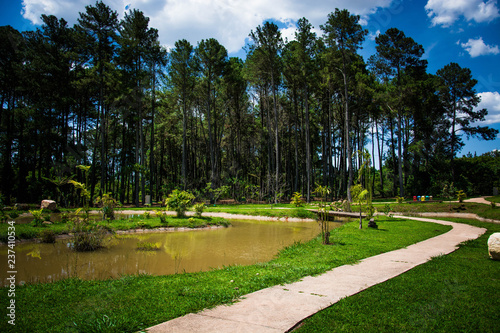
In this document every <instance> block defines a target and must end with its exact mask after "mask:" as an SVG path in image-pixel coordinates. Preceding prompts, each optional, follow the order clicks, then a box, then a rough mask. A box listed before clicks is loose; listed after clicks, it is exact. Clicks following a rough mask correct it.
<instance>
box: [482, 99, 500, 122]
mask: <svg viewBox="0 0 500 333" xmlns="http://www.w3.org/2000/svg"><path fill="white" fill-rule="evenodd" d="M478 95H479V97H481V102H480V103H479V105H478V106H477V108H478V109H479V110H480V109H486V110H488V115H487V116H486V119H485V121H484V122H481V123H482V124H484V125H489V124H496V123H500V94H499V93H498V91H494V92H482V93H478Z"/></svg>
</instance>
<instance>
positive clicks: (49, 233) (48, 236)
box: [40, 229, 56, 244]
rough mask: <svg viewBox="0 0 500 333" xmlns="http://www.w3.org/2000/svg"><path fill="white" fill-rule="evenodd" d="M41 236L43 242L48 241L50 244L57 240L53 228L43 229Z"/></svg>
mask: <svg viewBox="0 0 500 333" xmlns="http://www.w3.org/2000/svg"><path fill="white" fill-rule="evenodd" d="M40 238H41V241H42V243H48V244H53V243H55V242H56V234H55V233H54V231H53V230H49V229H46V230H43V231H42V232H41V233H40Z"/></svg>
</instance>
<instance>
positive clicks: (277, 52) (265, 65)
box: [250, 21, 283, 202]
mask: <svg viewBox="0 0 500 333" xmlns="http://www.w3.org/2000/svg"><path fill="white" fill-rule="evenodd" d="M250 38H251V39H252V41H253V45H251V47H250V51H251V52H252V53H254V55H255V56H256V57H258V58H261V59H262V61H261V62H260V65H261V68H260V70H261V71H263V72H264V73H265V75H267V76H268V77H269V78H270V85H271V90H272V96H273V114H274V138H275V158H276V160H275V174H274V201H275V202H278V192H279V188H280V145H279V113H278V97H277V95H278V86H279V83H280V73H281V68H280V67H281V58H280V56H281V51H282V49H283V39H282V37H281V32H280V30H279V28H278V26H277V25H276V24H274V23H272V22H269V21H267V22H265V23H264V26H258V27H257V28H256V30H255V31H253V30H252V31H251V32H250Z"/></svg>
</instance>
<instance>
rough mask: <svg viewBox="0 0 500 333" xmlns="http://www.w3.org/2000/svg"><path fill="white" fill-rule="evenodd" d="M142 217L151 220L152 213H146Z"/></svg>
mask: <svg viewBox="0 0 500 333" xmlns="http://www.w3.org/2000/svg"><path fill="white" fill-rule="evenodd" d="M142 216H144V218H145V219H146V220H148V219H150V218H151V213H150V212H144V214H142Z"/></svg>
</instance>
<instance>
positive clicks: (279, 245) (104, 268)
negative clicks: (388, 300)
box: [0, 220, 341, 285]
mask: <svg viewBox="0 0 500 333" xmlns="http://www.w3.org/2000/svg"><path fill="white" fill-rule="evenodd" d="M231 223H232V226H231V227H229V228H220V229H203V230H188V231H175V232H162V233H160V232H144V233H142V232H141V233H129V234H122V235H117V236H115V237H112V238H110V240H109V243H108V244H107V246H106V248H103V249H101V250H98V251H95V252H83V253H82V252H80V253H78V252H75V251H73V250H72V249H71V248H70V246H71V244H70V239H58V240H57V242H56V243H55V244H40V243H35V242H21V243H17V244H16V247H15V251H16V269H17V275H16V281H17V282H18V284H19V283H20V284H23V283H27V282H53V281H57V280H61V279H65V278H68V277H78V278H81V279H86V280H90V279H108V278H116V277H119V276H120V275H127V274H151V275H165V274H175V273H183V272H197V271H206V270H210V269H213V268H221V267H223V266H228V265H250V264H255V263H258V262H265V261H268V260H271V259H272V258H273V257H274V256H275V255H276V254H277V253H278V252H279V251H280V250H281V249H283V248H284V247H286V246H288V245H291V244H293V243H294V242H298V241H302V242H305V241H308V240H311V239H312V238H314V237H315V236H317V235H318V234H319V232H320V229H319V226H318V224H317V223H315V222H280V221H277V222H276V221H254V220H246V221H231ZM330 225H331V228H335V227H338V226H340V225H341V223H340V222H332V223H330ZM139 242H151V243H156V244H158V245H159V247H160V250H158V251H141V250H137V244H138V243H139ZM0 262H2V267H3V266H4V263H7V245H5V244H4V245H0ZM6 272H7V269H3V268H2V271H1V273H0V274H1V275H0V277H1V281H2V282H3V284H4V285H7V280H6V279H7V276H6V275H5V274H6Z"/></svg>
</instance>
